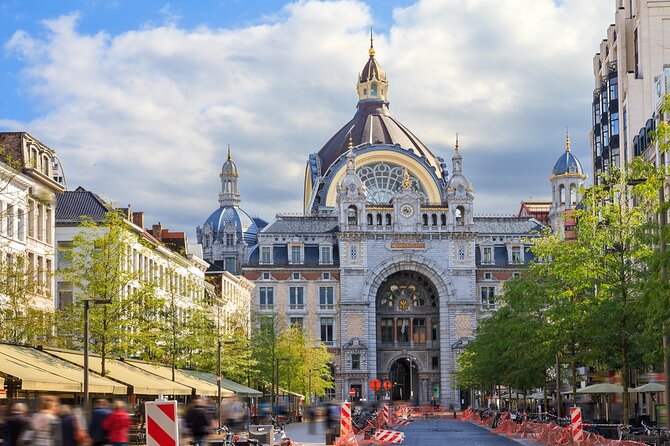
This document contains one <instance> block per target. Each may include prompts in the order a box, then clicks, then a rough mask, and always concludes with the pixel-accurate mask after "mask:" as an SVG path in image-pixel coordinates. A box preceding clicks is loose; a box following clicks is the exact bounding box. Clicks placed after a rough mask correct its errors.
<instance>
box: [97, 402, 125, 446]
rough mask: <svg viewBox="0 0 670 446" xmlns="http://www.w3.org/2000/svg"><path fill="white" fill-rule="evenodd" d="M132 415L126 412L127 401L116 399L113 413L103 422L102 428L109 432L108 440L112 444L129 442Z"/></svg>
mask: <svg viewBox="0 0 670 446" xmlns="http://www.w3.org/2000/svg"><path fill="white" fill-rule="evenodd" d="M132 424H133V423H132V421H131V419H130V415H128V412H126V403H124V402H123V401H121V400H116V401H114V403H113V404H112V413H110V414H109V415H107V417H106V418H105V419H104V421H103V422H102V428H103V429H104V430H105V431H106V432H107V441H109V443H111V444H112V446H125V445H127V444H128V431H129V430H130V426H132Z"/></svg>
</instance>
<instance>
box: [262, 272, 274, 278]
mask: <svg viewBox="0 0 670 446" xmlns="http://www.w3.org/2000/svg"><path fill="white" fill-rule="evenodd" d="M261 277H262V280H272V276H271V275H270V273H263V275H262V276H261Z"/></svg>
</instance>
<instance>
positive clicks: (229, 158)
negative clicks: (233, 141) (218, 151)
mask: <svg viewBox="0 0 670 446" xmlns="http://www.w3.org/2000/svg"><path fill="white" fill-rule="evenodd" d="M231 159H232V157H231V156H230V144H228V161H230V160H231Z"/></svg>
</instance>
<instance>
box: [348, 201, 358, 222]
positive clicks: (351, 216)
mask: <svg viewBox="0 0 670 446" xmlns="http://www.w3.org/2000/svg"><path fill="white" fill-rule="evenodd" d="M357 213H358V210H357V209H356V206H349V209H347V222H348V223H349V224H350V225H352V226H356V225H357V224H358V216H357V215H356V214H357Z"/></svg>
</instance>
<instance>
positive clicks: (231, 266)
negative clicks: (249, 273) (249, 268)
mask: <svg viewBox="0 0 670 446" xmlns="http://www.w3.org/2000/svg"><path fill="white" fill-rule="evenodd" d="M235 263H236V262H235V257H226V271H228V272H229V273H232V274H235V273H236V272H237V268H236V265H235Z"/></svg>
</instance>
